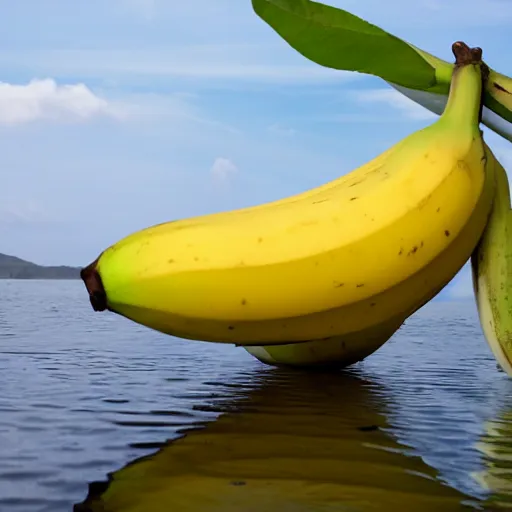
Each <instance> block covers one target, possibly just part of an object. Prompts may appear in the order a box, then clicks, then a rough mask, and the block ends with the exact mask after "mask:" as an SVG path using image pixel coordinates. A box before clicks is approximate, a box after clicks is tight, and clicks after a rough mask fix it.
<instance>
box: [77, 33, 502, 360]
mask: <svg viewBox="0 0 512 512" xmlns="http://www.w3.org/2000/svg"><path fill="white" fill-rule="evenodd" d="M453 53H454V55H455V57H456V62H455V66H454V69H453V76H452V79H451V86H450V91H449V97H448V101H447V104H446V107H445V109H444V111H443V113H442V115H441V116H440V117H439V118H438V119H437V120H436V122H434V123H433V124H432V125H430V126H428V127H426V128H424V129H422V130H419V131H417V132H415V133H412V134H411V135H409V136H408V137H406V138H404V139H403V140H402V141H400V142H399V143H398V144H396V145H394V146H393V147H391V148H389V149H388V150H387V151H385V152H384V153H383V154H381V155H380V156H378V157H377V158H375V159H374V160H372V161H370V162H368V163H367V164H366V165H363V166H362V167H360V168H358V169H355V170H354V171H352V172H351V173H349V174H346V175H343V176H341V177H339V178H338V179H335V180H333V181H331V182H329V183H326V184H324V185H322V186H320V187H318V188H314V189H312V190H309V191H307V192H305V193H302V194H298V195H294V196H291V197H287V198H284V199H281V200H278V201H275V202H271V203H266V204H262V205H258V206H255V207H250V208H244V209H239V210H235V211H230V212H222V213H216V214H212V215H205V216H199V217H192V218H188V219H182V220H177V221H174V222H168V223H164V224H160V225H157V226H153V227H149V228H147V229H143V230H141V231H138V232H136V233H133V234H131V235H129V236H127V237H126V238H124V239H122V240H120V241H119V242H117V243H116V244H114V245H113V246H111V247H109V248H108V249H106V250H105V251H103V252H102V253H101V254H100V255H99V257H98V258H97V259H96V260H95V261H94V262H93V263H91V264H90V265H89V266H87V267H86V268H84V269H83V270H82V273H81V275H82V279H83V280H84V282H85V285H86V287H87V290H88V292H89V296H90V301H91V304H92V306H93V308H94V309H95V310H97V311H103V310H106V309H108V310H110V311H113V312H115V313H117V314H119V315H122V316H124V317H126V318H128V319H131V320H132V321H135V322H137V323H139V324H142V325H145V326H147V327H149V328H153V329H156V330H158V331H160V332H163V333H166V334H169V335H173V336H177V337H181V338H186V339H194V340H203V341H210V342H217V343H232V344H237V345H241V346H244V347H245V348H246V350H248V351H249V352H250V353H251V354H253V355H254V356H255V357H257V358H258V359H260V360H262V361H265V362H267V363H271V364H296V365H316V364H319V365H321V364H336V365H346V364H350V363H353V362H355V361H358V360H360V359H363V358H364V357H366V356H368V355H369V354H371V353H372V352H374V351H375V350H377V349H378V348H379V347H380V346H381V345H382V344H383V343H385V342H386V341H387V340H388V339H389V338H390V337H391V336H392V335H393V334H394V332H396V330H397V329H398V328H399V327H400V326H401V325H402V323H403V322H404V321H405V319H407V318H408V317H409V316H410V315H411V314H412V313H414V312H415V311H416V310H417V309H418V308H420V307H422V306H423V305H424V304H425V303H426V302H428V301H429V300H430V299H432V298H433V297H434V296H435V295H436V294H437V293H438V292H439V291H440V290H441V289H442V288H443V287H444V286H445V285H446V284H447V283H448V282H449V281H450V280H451V279H452V278H453V277H454V276H455V274H456V273H457V272H458V271H459V270H460V269H461V267H462V266H463V265H464V263H465V262H466V261H467V260H468V259H469V257H470V256H471V254H472V252H473V250H474V249H475V246H476V245H477V243H478V241H479V240H480V238H481V236H482V233H483V231H484V228H485V227H486V225H487V220H488V218H489V214H490V211H491V207H492V202H493V198H494V194H495V169H496V165H495V160H494V159H493V158H492V154H491V153H490V151H489V149H488V148H487V146H486V144H485V143H484V140H483V136H482V132H481V131H480V128H479V125H480V121H481V114H482V92H483V91H482V89H483V83H484V81H483V73H485V70H486V67H485V66H484V65H483V63H482V60H481V57H482V52H481V50H480V49H470V48H469V47H468V46H466V45H465V44H464V43H455V44H454V45H453Z"/></svg>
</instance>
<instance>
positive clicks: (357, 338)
mask: <svg viewBox="0 0 512 512" xmlns="http://www.w3.org/2000/svg"><path fill="white" fill-rule="evenodd" d="M403 320H404V318H402V317H400V318H399V319H395V318H392V319H391V320H388V321H387V322H384V323H382V324H379V325H377V326H374V327H370V328H368V329H363V330H361V331H358V332H355V333H349V334H346V335H344V336H333V337H331V338H326V339H323V340H315V341H305V342H302V343H288V344H283V345H264V346H246V347H243V348H244V349H245V350H246V351H247V352H249V354H251V355H252V356H254V357H255V358H256V359H258V360H259V361H261V362H262V363H265V364H268V365H272V366H296V367H308V368H313V367H331V368H336V367H338V368H343V367H345V366H349V365H351V364H354V363H357V362H358V361H361V360H362V359H365V358H366V357H368V356H369V355H371V354H373V352H375V351H376V350H377V349H379V348H380V347H381V346H382V345H384V343H386V342H387V341H388V340H389V339H390V338H391V337H392V336H393V335H394V334H395V332H396V331H397V330H398V329H399V328H400V327H401V325H402V323H403Z"/></svg>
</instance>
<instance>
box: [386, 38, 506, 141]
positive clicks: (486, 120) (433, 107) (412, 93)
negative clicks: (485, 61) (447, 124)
mask: <svg viewBox="0 0 512 512" xmlns="http://www.w3.org/2000/svg"><path fill="white" fill-rule="evenodd" d="M410 46H412V45H410ZM413 48H414V49H415V50H416V51H417V52H418V53H419V54H420V55H422V56H423V57H424V58H425V60H426V61H427V62H429V64H431V65H432V66H433V67H434V69H435V70H436V87H435V88H430V89H429V90H421V89H414V88H411V87H407V86H404V85H401V84H397V83H393V82H389V81H388V82H387V83H388V84H389V85H391V86H392V87H393V88H394V89H395V90H397V91H398V92H400V93H401V94H403V95H404V96H406V97H407V98H409V99H410V100H412V101H414V102H415V103H418V104H419V105H421V106H422V107H424V108H426V109H427V110H430V111H431V112H433V113H434V114H437V115H441V114H442V113H443V111H444V107H445V106H446V102H447V100H448V91H449V86H450V81H451V76H452V71H453V64H451V63H449V62H446V61H444V60H442V59H439V58H438V57H434V56H433V55H430V54H429V53H427V52H424V51H423V50H420V49H418V48H416V47H414V46H413ZM483 100H484V101H483V103H484V105H483V109H482V123H483V124H484V125H485V126H487V127H488V128H490V129H491V130H492V131H494V132H495V133H497V134H499V135H501V136H502V137H503V138H505V139H507V140H509V141H512V79H511V78H509V77H507V76H505V75H502V74H500V73H497V72H496V71H494V70H492V69H490V68H489V73H488V77H487V78H486V81H485V84H484V97H483Z"/></svg>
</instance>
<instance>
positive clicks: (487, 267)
mask: <svg viewBox="0 0 512 512" xmlns="http://www.w3.org/2000/svg"><path fill="white" fill-rule="evenodd" d="M487 152H488V160H489V161H490V162H491V163H492V165H493V166H494V167H495V175H496V191H495V197H494V201H493V206H492V210H491V215H490V218H489V222H488V224H487V226H486V228H485V230H484V233H483V235H482V238H481V240H480V241H479V243H478V245H477V247H476V249H475V251H474V252H473V254H472V256H471V269H472V278H473V289H474V294H475V299H476V304H477V309H478V314H479V318H480V324H481V326H482V330H483V332H484V336H485V338H486V340H487V342H488V344H489V346H490V348H491V350H492V352H493V354H494V356H495V358H496V360H497V361H498V364H499V365H500V366H501V368H502V369H503V370H504V371H505V372H506V373H507V374H508V375H509V376H512V210H511V209H510V187H509V181H508V177H507V173H506V172H505V169H504V168H503V166H502V165H501V163H500V162H499V161H498V160H497V159H496V158H495V156H494V155H493V153H492V151H491V150H490V149H489V148H487Z"/></svg>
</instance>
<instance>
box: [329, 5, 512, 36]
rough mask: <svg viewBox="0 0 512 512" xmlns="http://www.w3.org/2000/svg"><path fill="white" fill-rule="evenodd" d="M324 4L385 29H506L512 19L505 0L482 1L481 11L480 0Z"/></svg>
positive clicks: (511, 8)
mask: <svg viewBox="0 0 512 512" xmlns="http://www.w3.org/2000/svg"><path fill="white" fill-rule="evenodd" d="M322 1H324V0H322ZM324 3H327V4H330V5H333V6H335V7H338V8H340V9H345V10H347V11H349V12H352V13H353V14H356V15H357V16H360V17H362V18H364V19H366V20H367V21H369V22H371V23H376V24H378V25H380V26H381V27H383V28H386V29H388V30H389V27H400V26H407V27H411V26H414V27H421V28H424V27H425V26H435V27H439V26H442V27H445V26H447V25H451V24H453V23H454V22H455V23H457V27H459V28H464V27H474V26H477V27H479V28H480V27H483V26H507V25H508V23H509V22H510V20H512V5H511V3H510V2H509V0H485V9H482V8H481V7H482V2H481V0H451V1H450V2H444V1H442V2H441V1H440V0H417V1H415V2H411V1H410V0H393V1H391V2H386V3H382V2H381V1H380V0H366V1H365V2H361V1H360V0H325V2H324ZM418 13H421V14H420V15H418ZM383 25H385V27H384V26H383Z"/></svg>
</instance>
